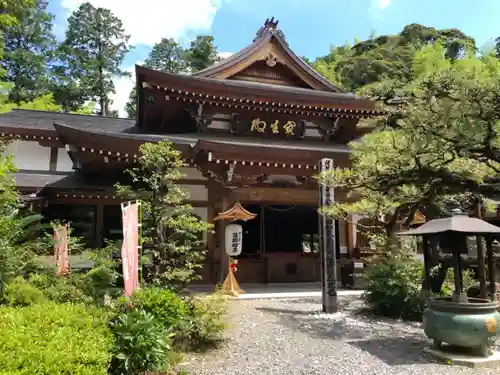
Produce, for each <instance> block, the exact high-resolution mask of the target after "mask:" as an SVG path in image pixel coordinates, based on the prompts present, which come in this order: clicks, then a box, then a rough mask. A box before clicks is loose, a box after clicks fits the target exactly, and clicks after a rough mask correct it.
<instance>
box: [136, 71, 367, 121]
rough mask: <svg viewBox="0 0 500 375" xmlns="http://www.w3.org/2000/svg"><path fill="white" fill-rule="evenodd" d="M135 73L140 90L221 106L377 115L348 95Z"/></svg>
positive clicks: (364, 103)
mask: <svg viewBox="0 0 500 375" xmlns="http://www.w3.org/2000/svg"><path fill="white" fill-rule="evenodd" d="M135 71H136V76H137V81H138V83H139V86H142V87H148V86H149V87H156V88H168V89H170V90H171V91H172V92H173V94H176V93H177V94H181V95H191V96H192V97H194V98H196V99H197V100H203V101H208V100H209V98H212V99H213V100H217V101H219V102H222V101H228V102H231V103H234V102H237V101H240V102H255V103H259V104H260V105H266V103H267V104H269V105H271V104H273V105H274V104H277V103H279V104H283V105H285V104H286V105H287V106H288V105H290V106H291V108H292V107H297V108H305V106H309V107H311V109H317V110H320V109H323V110H325V109H344V110H351V111H353V110H357V111H358V112H359V114H361V113H362V112H363V113H364V114H366V115H376V114H377V113H376V111H375V103H374V102H373V101H372V100H369V99H364V98H361V97H358V96H355V95H353V94H348V93H340V92H332V91H329V92H327V91H324V90H313V89H305V88H300V87H290V86H280V85H272V84H268V83H260V82H247V81H236V80H228V79H219V78H207V77H199V76H189V75H181V74H172V73H165V72H159V71H155V70H152V69H149V68H146V67H143V66H139V65H136V67H135ZM191 101H192V100H191ZM255 103H252V104H255ZM353 116H354V115H353Z"/></svg>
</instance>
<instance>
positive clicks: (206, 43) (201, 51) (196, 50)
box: [185, 35, 219, 73]
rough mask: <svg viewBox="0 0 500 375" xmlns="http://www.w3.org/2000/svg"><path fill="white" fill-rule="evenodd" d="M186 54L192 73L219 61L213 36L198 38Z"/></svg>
mask: <svg viewBox="0 0 500 375" xmlns="http://www.w3.org/2000/svg"><path fill="white" fill-rule="evenodd" d="M185 53H186V56H185V59H186V61H187V67H188V68H189V71H190V72H192V73H194V72H197V71H199V70H202V69H205V68H207V67H209V66H211V65H213V64H214V63H215V62H217V61H218V60H219V56H218V54H217V47H216V46H215V43H214V37H213V36H207V35H201V36H197V37H196V39H195V40H193V41H192V42H191V46H190V47H189V49H187V50H186V52H185Z"/></svg>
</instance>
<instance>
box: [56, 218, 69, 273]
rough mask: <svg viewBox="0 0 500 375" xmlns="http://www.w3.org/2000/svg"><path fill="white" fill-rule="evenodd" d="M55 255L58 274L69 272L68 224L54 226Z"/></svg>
mask: <svg viewBox="0 0 500 375" xmlns="http://www.w3.org/2000/svg"><path fill="white" fill-rule="evenodd" d="M54 257H55V263H56V275H58V276H63V275H67V274H68V273H69V230H68V226H67V225H66V224H65V225H58V226H56V227H54Z"/></svg>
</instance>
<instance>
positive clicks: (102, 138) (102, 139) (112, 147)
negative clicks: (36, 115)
mask: <svg viewBox="0 0 500 375" xmlns="http://www.w3.org/2000/svg"><path fill="white" fill-rule="evenodd" d="M54 128H55V129H56V131H57V133H58V135H59V139H60V140H61V142H63V143H64V144H65V145H70V146H73V147H76V148H78V149H79V151H83V152H90V153H96V154H102V155H106V154H108V155H112V156H124V157H130V158H137V156H138V155H139V147H140V146H141V145H142V144H144V143H147V142H161V141H163V140H165V139H166V136H162V135H148V134H135V133H109V132H103V131H97V130H82V129H78V128H75V127H72V126H68V125H61V124H54ZM173 147H174V148H175V149H176V150H178V151H180V152H182V154H183V156H184V157H185V158H188V157H190V156H191V146H190V145H189V144H187V143H173Z"/></svg>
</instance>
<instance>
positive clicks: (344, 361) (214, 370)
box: [186, 297, 500, 375]
mask: <svg viewBox="0 0 500 375" xmlns="http://www.w3.org/2000/svg"><path fill="white" fill-rule="evenodd" d="M320 301H321V300H320V298H316V297H310V298H296V299H279V300H272V299H263V300H239V301H231V302H230V316H229V319H230V321H231V324H232V326H231V329H230V330H229V331H228V336H229V339H228V341H227V343H226V344H225V345H224V346H223V347H221V348H220V349H217V350H216V351H214V352H210V353H207V354H199V355H193V356H191V357H189V358H186V361H187V366H186V367H187V370H189V371H190V374H192V375H228V374H235V375H281V374H283V375H299V374H300V375H302V374H303V375H333V374H335V375H337V374H338V375H344V374H345V375H350V374H356V375H372V374H377V375H382V374H383V375H386V374H388V375H393V374H394V375H396V374H397V375H404V374H408V375H410V374H411V375H419V374H422V375H438V374H443V375H448V374H450V375H452V374H453V375H455V374H471V375H474V374H478V375H479V374H482V375H489V374H500V368H489V369H484V368H483V369H470V368H466V367H458V366H449V365H445V364H440V363H437V361H436V360H434V359H433V358H431V357H428V356H426V355H425V354H424V353H423V351H422V348H423V347H424V346H425V345H427V340H426V338H425V336H424V335H423V332H422V329H421V328H420V324H419V323H411V324H408V323H403V322H394V321H392V320H381V319H372V318H367V317H366V316H360V315H358V314H357V311H358V310H359V308H360V307H362V305H361V302H360V301H359V299H358V298H356V297H341V298H340V301H341V303H342V305H343V306H342V312H341V313H338V314H335V315H325V314H322V313H320V311H321V305H320Z"/></svg>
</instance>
